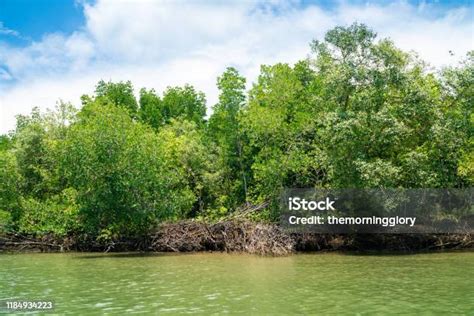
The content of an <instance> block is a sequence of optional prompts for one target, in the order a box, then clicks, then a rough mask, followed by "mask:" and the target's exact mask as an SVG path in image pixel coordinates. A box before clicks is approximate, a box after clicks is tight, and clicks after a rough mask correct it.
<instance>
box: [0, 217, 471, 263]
mask: <svg viewBox="0 0 474 316" xmlns="http://www.w3.org/2000/svg"><path fill="white" fill-rule="evenodd" d="M449 249H474V238H473V235H472V234H463V235H459V234H450V235H448V234H370V235H369V234H366V235H364V234H354V235H334V234H314V233H288V232H287V231H285V230H283V229H282V228H281V227H279V226H278V225H274V224H265V223H256V222H251V221H246V220H228V221H223V222H218V223H212V224H211V223H202V222H195V221H182V222H178V223H167V224H162V225H160V226H159V227H157V228H156V229H155V230H154V231H153V232H151V233H150V234H149V235H147V236H140V237H134V238H124V239H121V240H114V241H108V242H97V241H96V240H95V239H92V238H88V237H87V236H78V237H73V236H70V237H66V238H56V237H54V236H51V235H47V236H43V237H41V238H34V237H31V236H24V235H20V234H8V235H2V236H0V251H3V252H5V251H38V252H61V251H100V252H109V251H113V252H120V251H150V252H197V251H222V252H244V253H251V254H260V255H288V254H291V253H295V252H312V251H361V252H364V251H403V252H417V251H436V250H449Z"/></svg>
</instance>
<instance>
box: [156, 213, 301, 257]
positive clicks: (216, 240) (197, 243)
mask: <svg viewBox="0 0 474 316" xmlns="http://www.w3.org/2000/svg"><path fill="white" fill-rule="evenodd" d="M294 249H295V241H294V239H293V238H291V236H290V235H289V234H287V233H285V232H284V231H283V230H282V229H281V228H279V227H278V226H276V225H270V224H262V223H254V222H251V221H245V220H232V221H224V222H218V223H215V224H206V223H200V222H194V221H187V222H178V223H168V224H163V225H161V226H160V227H159V228H158V231H157V232H156V233H155V234H154V236H153V237H152V243H151V250H153V251H175V252H181V251H226V252H246V253H252V254H261V255H286V254H290V253H292V252H293V251H294Z"/></svg>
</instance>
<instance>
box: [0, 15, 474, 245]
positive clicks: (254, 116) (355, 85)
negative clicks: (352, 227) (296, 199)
mask: <svg viewBox="0 0 474 316" xmlns="http://www.w3.org/2000/svg"><path fill="white" fill-rule="evenodd" d="M311 48H312V51H313V55H312V56H311V57H310V58H308V59H306V60H302V61H300V62H298V63H296V64H295V65H294V66H291V65H289V64H276V65H273V66H267V65H266V66H262V68H261V73H260V75H259V77H258V79H257V80H256V82H255V83H254V84H253V86H252V87H251V89H250V91H246V80H245V78H243V77H242V76H241V75H240V74H239V73H238V71H237V70H236V69H234V68H228V69H227V70H226V71H225V72H224V73H223V74H222V75H221V76H220V77H219V78H218V80H217V86H218V88H219V90H220V95H219V101H218V103H217V104H216V105H214V106H213V111H212V114H211V115H210V117H209V118H208V119H207V118H206V99H205V96H204V94H203V93H202V92H198V91H196V90H195V89H194V88H193V87H192V86H189V85H186V86H184V87H169V88H168V89H167V90H166V91H164V93H163V94H162V95H159V94H157V93H156V91H154V90H147V89H141V90H140V91H139V99H138V100H137V99H136V97H135V94H134V88H133V86H132V84H131V83H130V82H119V83H112V82H104V81H100V82H99V83H98V85H97V89H96V92H95V95H92V96H87V95H84V96H83V97H82V107H81V109H80V110H77V109H75V108H74V107H73V106H71V105H70V104H66V103H60V104H58V106H57V108H56V110H55V111H49V112H47V113H40V112H39V111H38V110H36V109H35V110H33V112H32V113H31V115H29V116H19V117H18V121H17V127H16V129H15V130H14V131H12V132H11V133H10V134H9V135H4V136H2V137H1V139H0V165H1V168H0V224H2V225H3V228H4V229H9V230H14V231H18V232H23V233H28V234H39V235H41V234H48V233H52V234H55V235H58V236H67V235H73V234H88V235H90V236H94V237H95V238H99V239H101V238H106V239H110V238H115V237H117V236H128V235H137V234H142V233H146V232H147V231H148V230H149V229H150V228H151V227H153V226H154V225H155V224H156V223H158V222H160V221H161V220H164V219H181V218H196V217H206V218H214V219H215V218H219V217H221V216H225V215H227V214H229V213H230V212H232V211H233V210H235V209H236V208H237V207H239V206H240V205H242V204H244V203H257V202H262V201H272V200H274V198H275V197H277V196H278V194H279V192H280V190H281V189H282V188H284V187H333V188H365V187H371V188H372V187H406V188H417V187H426V188H441V187H466V186H472V184H473V183H474V151H473V146H474V140H473V127H474V116H473V111H472V110H473V107H474V53H473V52H471V53H469V54H468V56H467V58H466V59H465V61H464V62H463V63H461V64H460V65H459V66H458V67H451V68H446V69H443V70H441V71H433V70H431V69H430V68H429V67H428V66H427V65H426V64H425V63H424V62H423V61H420V60H419V59H417V58H416V56H414V55H412V54H408V53H405V52H403V51H401V50H399V49H397V48H396V47H395V46H394V44H393V43H392V42H391V41H389V40H386V39H384V40H380V41H377V40H376V35H375V33H374V32H373V31H372V30H370V29H369V28H367V27H366V26H364V25H359V24H353V25H352V26H350V27H336V28H335V29H333V30H331V31H329V32H328V33H327V34H326V36H325V38H324V40H323V41H314V42H313V43H312V44H311Z"/></svg>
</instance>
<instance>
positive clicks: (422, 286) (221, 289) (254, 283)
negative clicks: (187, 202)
mask: <svg viewBox="0 0 474 316" xmlns="http://www.w3.org/2000/svg"><path fill="white" fill-rule="evenodd" d="M473 293H474V253H472V252H470V253H469V252H467V253H466V252H463V253H438V254H417V255H406V256H355V255H342V254H308V255H294V256H289V257H283V258H271V257H270V258H269V257H257V256H250V255H230V254H182V255H173V254H171V255H168V254H165V255H145V256H140V255H136V254H108V255H106V254H77V253H76V254H15V255H6V254H4V255H0V299H3V300H4V299H11V300H14V299H15V300H52V301H54V303H55V309H54V312H55V313H58V314H84V315H85V314H87V315H91V314H103V313H109V314H117V315H123V314H125V313H127V314H129V313H130V314H131V313H148V314H165V313H169V314H176V313H197V314H203V313H204V314H209V313H231V314H237V313H242V314H249V313H251V314H288V313H300V314H301V313H304V314H351V315H354V314H359V313H361V314H364V313H368V314H389V313H392V314H393V313H409V314H420V313H421V314H433V313H435V314H446V313H448V314H463V313H464V314H470V313H474V295H473ZM0 313H1V311H0Z"/></svg>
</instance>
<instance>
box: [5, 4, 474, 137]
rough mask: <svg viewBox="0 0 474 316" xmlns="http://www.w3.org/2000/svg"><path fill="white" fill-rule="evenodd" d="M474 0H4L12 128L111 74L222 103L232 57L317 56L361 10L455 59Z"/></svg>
mask: <svg viewBox="0 0 474 316" xmlns="http://www.w3.org/2000/svg"><path fill="white" fill-rule="evenodd" d="M473 3H474V2H473V1H472V0H470V1H468V0H458V1H342V0H341V1H325V0H321V1H306V0H303V1H293V0H289V1H284V0H271V1H260V0H255V1H238V0H235V1H217V0H213V1H206V0H192V1H166V0H165V1H159V0H156V1H152V0H148V1H140V0H135V1H131V0H129V1H127V0H122V1H109V0H0V133H3V132H6V131H7V130H9V129H12V128H13V127H14V123H15V118H14V117H15V115H16V114H20V113H22V114H24V113H28V112H29V111H31V108H32V107H33V106H39V107H40V108H43V109H44V108H48V107H53V106H54V105H55V102H56V101H57V100H58V99H63V100H65V101H71V102H72V103H73V104H76V105H79V104H80V102H79V97H80V95H81V94H83V93H91V92H92V91H93V89H94V85H95V84H96V83H97V81H99V80H100V79H105V80H132V82H134V83H135V86H136V88H137V90H138V89H139V88H141V87H143V86H146V87H149V88H155V89H156V90H158V91H161V90H163V89H164V88H165V87H166V86H168V85H182V84H184V83H190V84H193V85H195V86H196V87H197V88H198V89H200V90H202V91H204V92H205V93H206V95H207V97H208V104H209V106H211V105H212V104H213V103H214V102H215V101H216V99H217V90H216V88H215V80H216V77H217V76H218V75H219V74H220V73H221V72H222V71H223V70H224V69H225V67H226V66H234V67H237V68H238V69H239V70H240V71H241V73H242V74H244V75H245V76H247V78H248V79H249V81H250V82H251V81H252V80H254V79H255V78H256V76H257V75H258V71H259V66H260V64H271V63H275V62H280V61H283V62H289V63H293V62H296V61H297V60H299V59H302V58H305V57H306V56H307V55H308V53H309V46H308V43H309V42H310V41H311V40H312V39H314V38H321V37H322V36H323V35H324V33H325V32H326V31H327V30H328V29H330V28H332V27H334V26H335V25H348V24H351V23H352V22H354V21H358V22H363V23H366V24H368V25H369V26H370V27H372V28H374V29H375V31H377V32H378V34H379V37H389V38H391V39H392V40H393V41H394V42H395V44H396V45H397V46H399V47H401V48H402V49H404V50H413V51H416V52H417V53H418V54H419V55H420V57H421V58H423V59H424V60H426V61H427V62H429V63H430V64H431V65H433V67H438V68H439V67H442V66H445V65H452V64H455V63H456V62H458V61H459V60H460V59H461V58H462V56H464V55H465V53H466V52H467V51H468V50H473V49H474V33H473V32H474V4H473ZM450 50H451V51H453V52H454V56H452V55H451V54H450V53H449V51H450ZM249 84H250V83H249Z"/></svg>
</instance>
